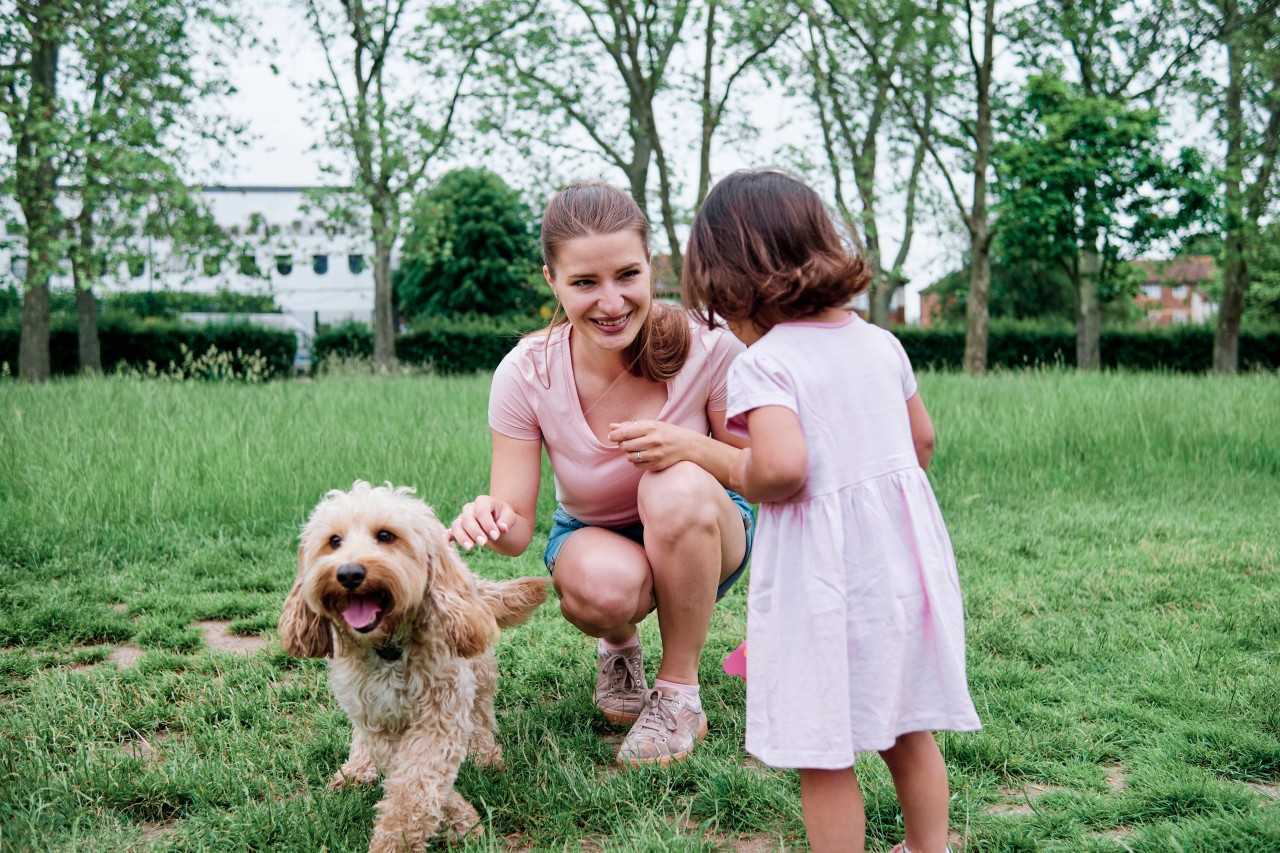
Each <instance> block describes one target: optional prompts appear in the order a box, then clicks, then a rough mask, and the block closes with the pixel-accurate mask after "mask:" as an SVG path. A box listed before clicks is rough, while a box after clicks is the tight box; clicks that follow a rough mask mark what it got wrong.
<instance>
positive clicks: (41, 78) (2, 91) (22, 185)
mask: <svg viewBox="0 0 1280 853" xmlns="http://www.w3.org/2000/svg"><path fill="white" fill-rule="evenodd" d="M78 11H79V4H78V3H76V2H74V0H52V2H43V0H19V2H18V3H17V4H16V5H14V6H11V7H9V6H6V7H4V11H0V51H2V52H0V111H2V112H3V113H4V117H5V119H6V122H7V124H8V128H9V136H10V138H11V139H12V141H13V155H12V160H11V161H10V163H9V164H8V165H9V166H10V167H11V168H10V169H6V173H5V176H4V178H5V181H4V183H5V184H6V185H7V187H6V188H7V189H9V190H10V191H11V192H12V196H13V198H14V199H15V200H16V202H17V204H18V207H19V209H20V210H21V212H22V218H23V236H24V238H25V243H26V246H25V249H26V257H27V270H26V276H25V281H24V282H23V299H22V334H21V339H20V344H19V350H18V375H19V376H20V377H21V378H23V379H26V380H28V381H30V382H44V381H46V380H48V378H49V371H50V365H49V361H50V359H49V308H50V296H49V278H50V276H51V275H52V274H53V273H54V272H55V270H57V268H58V264H59V263H60V261H61V258H62V256H63V253H64V249H65V245H66V228H65V225H64V221H63V215H62V212H61V211H60V210H59V209H58V182H59V180H60V179H61V177H62V174H63V169H64V163H63V159H62V156H61V151H62V145H63V143H64V141H65V138H66V132H65V131H66V127H65V125H64V123H63V122H62V121H60V115H59V93H58V72H59V62H60V60H61V57H62V52H63V49H64V48H65V46H66V44H67V41H68V39H69V37H70V33H71V30H72V27H73V26H74V25H75V23H76V16H77V14H78Z"/></svg>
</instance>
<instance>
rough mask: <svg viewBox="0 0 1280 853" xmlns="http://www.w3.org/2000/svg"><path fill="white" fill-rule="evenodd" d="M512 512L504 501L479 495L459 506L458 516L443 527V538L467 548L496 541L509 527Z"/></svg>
mask: <svg viewBox="0 0 1280 853" xmlns="http://www.w3.org/2000/svg"><path fill="white" fill-rule="evenodd" d="M515 516H516V513H515V510H514V509H512V508H511V506H510V505H509V504H508V503H507V502H506V501H502V500H499V499H498V498H495V497H493V496H491V495H480V496H479V497H477V498H476V499H475V500H473V501H471V503H469V504H466V505H465V506H463V507H462V511H461V512H460V513H458V517H457V518H455V519H454V520H453V524H451V525H449V529H448V530H447V531H445V540H446V541H449V542H457V543H458V544H459V545H461V546H462V547H463V548H464V549H466V550H468V551H470V550H471V549H472V548H478V547H483V546H484V545H485V544H487V543H490V542H495V543H496V542H497V541H498V539H499V538H500V537H501V536H502V534H504V533H506V532H507V531H508V530H510V529H511V523H512V522H513V521H514V520H515Z"/></svg>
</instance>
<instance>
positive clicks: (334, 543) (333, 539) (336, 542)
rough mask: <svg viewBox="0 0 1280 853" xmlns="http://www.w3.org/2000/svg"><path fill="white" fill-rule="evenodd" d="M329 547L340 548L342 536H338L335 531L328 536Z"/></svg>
mask: <svg viewBox="0 0 1280 853" xmlns="http://www.w3.org/2000/svg"><path fill="white" fill-rule="evenodd" d="M329 547H330V548H341V547H342V537H341V536H339V535H338V534H336V533H335V534H333V535H332V536H330V537H329Z"/></svg>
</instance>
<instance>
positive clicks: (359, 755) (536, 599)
mask: <svg viewBox="0 0 1280 853" xmlns="http://www.w3.org/2000/svg"><path fill="white" fill-rule="evenodd" d="M412 495H413V490H412V489H409V488H403V487H402V488H392V487H391V486H390V484H388V485H387V486H384V487H378V488H374V487H372V486H370V485H369V484H368V483H365V482H361V481H357V482H356V483H355V484H354V485H353V486H352V487H351V490H350V491H349V492H343V491H338V490H334V491H331V492H329V493H328V494H327V495H325V497H324V500H322V501H321V502H320V504H319V505H318V506H317V507H316V508H315V510H314V511H312V513H311V517H310V519H308V521H307V523H306V525H305V526H304V527H303V529H302V540H301V547H300V548H299V549H298V578H297V580H296V582H295V583H294V586H293V590H292V591H291V592H290V593H289V597H288V599H287V600H286V601H285V603H284V612H283V613H282V614H281V615H280V638H281V640H282V641H283V643H284V648H285V650H286V651H287V652H288V653H289V654H291V655H295V656H298V657H332V658H333V663H332V666H331V671H330V684H331V686H332V687H333V692H334V695H335V696H336V697H337V699H338V704H340V705H341V706H342V709H343V710H344V711H346V713H347V716H349V717H350V718H351V723H352V727H353V729H354V736H353V737H352V740H351V754H350V756H349V757H348V758H347V761H346V763H345V764H343V765H342V769H341V770H339V771H338V772H337V774H335V776H334V777H333V780H332V781H331V782H330V786H331V787H338V786H341V785H343V784H348V783H372V782H375V781H377V778H378V773H379V772H381V773H382V775H383V785H382V787H383V798H382V801H381V802H379V803H378V820H377V825H376V826H375V827H374V830H373V837H372V839H371V841H370V843H369V850H370V851H372V853H384V851H393V850H394V851H404V850H421V849H422V848H423V847H424V846H425V844H426V841H427V839H428V838H430V837H431V836H433V835H434V834H436V832H438V831H444V832H445V833H446V834H448V835H450V836H452V837H455V838H456V837H460V836H463V835H466V834H468V833H469V832H471V831H472V830H476V829H478V825H479V820H480V819H479V816H478V815H477V814H476V810H475V809H474V808H473V807H472V806H471V804H470V803H468V802H467V801H466V800H465V799H463V797H462V796H461V795H460V794H459V793H457V792H456V791H454V790H453V783H454V779H455V778H456V777H457V775H458V767H459V766H460V765H461V764H462V761H463V759H464V758H465V757H466V756H467V754H468V753H469V754H470V755H471V757H472V759H473V760H474V761H476V762H477V763H479V764H483V765H489V766H497V765H500V764H501V762H502V750H501V747H499V746H498V744H497V742H496V741H495V740H494V728H495V721H494V716H493V694H494V689H495V688H496V686H497V678H498V673H497V665H496V663H495V661H494V656H493V644H494V641H495V640H496V639H497V635H498V629H499V628H505V627H508V626H511V625H517V624H519V623H520V622H522V621H524V620H525V619H526V618H527V617H528V616H529V614H530V613H532V612H533V611H534V610H535V609H537V607H538V605H539V604H541V603H542V602H543V601H544V600H545V599H546V596H547V586H548V584H549V581H548V580H547V579H545V578H521V579H517V580H509V581H496V582H495V581H488V580H484V579H482V578H478V577H475V576H474V575H472V573H471V572H470V571H469V570H468V569H467V567H466V565H465V564H464V563H463V562H462V560H461V558H460V557H459V556H458V554H457V552H456V551H455V550H454V548H453V546H452V545H449V544H447V543H446V542H445V530H444V526H443V525H442V524H441V523H440V521H439V520H438V519H437V518H436V516H435V513H434V512H432V510H431V508H430V507H429V506H427V505H426V504H425V503H423V502H422V501H420V500H418V499H417V498H414V497H412Z"/></svg>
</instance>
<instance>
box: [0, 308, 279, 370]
mask: <svg viewBox="0 0 1280 853" xmlns="http://www.w3.org/2000/svg"><path fill="white" fill-rule="evenodd" d="M98 339H99V343H100V344H101V347H102V369H103V370H104V371H106V372H108V373H111V372H113V371H116V370H119V369H120V368H121V367H124V366H128V367H133V368H135V369H138V370H144V371H145V370H146V369H147V365H148V362H150V363H153V364H154V365H155V366H156V367H157V368H158V369H159V370H160V371H161V372H164V371H165V370H166V368H167V367H168V366H169V364H170V362H172V363H173V364H175V365H179V366H181V365H182V364H183V362H184V360H185V356H184V353H183V351H182V348H183V347H184V346H185V347H186V348H187V351H188V352H189V353H191V354H193V355H194V356H197V357H199V356H202V355H204V354H205V353H207V352H208V351H209V349H210V348H211V347H212V348H215V349H216V350H217V351H218V352H220V353H226V354H228V355H230V356H233V358H232V363H233V366H234V368H235V369H236V370H237V371H238V372H243V370H244V369H245V366H244V365H243V363H242V362H243V359H238V358H234V354H235V353H236V352H237V351H239V352H241V353H243V354H245V355H248V356H252V355H253V354H254V353H258V354H260V355H261V356H262V357H263V358H264V359H265V362H266V374H267V377H276V376H288V375H291V374H292V373H293V358H294V354H295V352H296V351H297V348H298V341H297V338H295V337H294V335H293V333H292V332H287V331H281V330H279V329H268V328H263V327H261V326H251V325H247V324H240V323H219V324H209V325H199V326H197V325H190V324H182V323H176V322H169V321H164V322H155V321H140V320H137V319H132V318H121V317H115V318H112V317H104V318H102V320H101V321H100V322H99V324H98ZM20 343H21V327H20V326H19V324H17V323H14V322H5V323H0V362H8V363H9V369H10V371H11V372H15V373H16V372H17V367H18V351H19V348H20ZM49 362H50V369H51V371H52V372H53V374H54V375H69V374H74V373H77V372H79V369H80V344H79V336H78V333H77V331H76V326H75V323H74V321H66V320H55V321H54V322H53V324H52V326H51V328H50V330H49ZM267 377H264V378H267Z"/></svg>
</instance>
